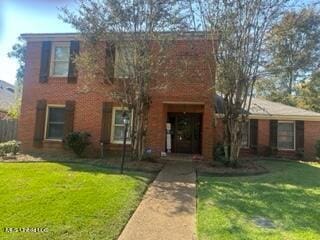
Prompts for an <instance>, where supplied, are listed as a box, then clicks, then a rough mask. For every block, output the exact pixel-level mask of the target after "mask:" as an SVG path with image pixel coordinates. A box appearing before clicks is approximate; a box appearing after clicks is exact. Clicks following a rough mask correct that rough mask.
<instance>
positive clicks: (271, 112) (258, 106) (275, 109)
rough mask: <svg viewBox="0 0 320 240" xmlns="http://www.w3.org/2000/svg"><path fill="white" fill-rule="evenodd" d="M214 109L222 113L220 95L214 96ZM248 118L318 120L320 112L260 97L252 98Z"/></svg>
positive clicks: (319, 119)
mask: <svg viewBox="0 0 320 240" xmlns="http://www.w3.org/2000/svg"><path fill="white" fill-rule="evenodd" d="M216 109H217V113H220V114H221V113H223V99H222V97H220V96H217V97H216ZM249 118H255V119H278V120H310V121H320V113H317V112H313V111H308V110H304V109H301V108H297V107H292V106H288V105H285V104H282V103H278V102H272V101H269V100H266V99H262V98H252V102H251V107H250V113H249Z"/></svg>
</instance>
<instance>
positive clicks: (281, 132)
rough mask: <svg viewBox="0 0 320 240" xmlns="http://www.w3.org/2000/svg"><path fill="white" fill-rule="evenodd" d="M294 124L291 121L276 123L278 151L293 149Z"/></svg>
mask: <svg viewBox="0 0 320 240" xmlns="http://www.w3.org/2000/svg"><path fill="white" fill-rule="evenodd" d="M294 142H295V124H294V122H293V121H279V122H278V149H282V150H294V149H295V144H294Z"/></svg>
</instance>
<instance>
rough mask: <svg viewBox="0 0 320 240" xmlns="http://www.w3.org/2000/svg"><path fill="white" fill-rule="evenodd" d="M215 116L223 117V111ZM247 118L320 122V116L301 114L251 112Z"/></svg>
mask: <svg viewBox="0 0 320 240" xmlns="http://www.w3.org/2000/svg"><path fill="white" fill-rule="evenodd" d="M215 116H216V118H223V117H224V114H223V113H216V114H215ZM248 118H249V119H257V120H283V121H299V120H300V121H310V122H312V121H314V122H320V116H303V115H262V114H252V115H248Z"/></svg>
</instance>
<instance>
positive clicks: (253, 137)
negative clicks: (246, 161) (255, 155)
mask: <svg viewBox="0 0 320 240" xmlns="http://www.w3.org/2000/svg"><path fill="white" fill-rule="evenodd" d="M257 147H258V120H257V119H250V148H253V149H255V150H256V149H257Z"/></svg>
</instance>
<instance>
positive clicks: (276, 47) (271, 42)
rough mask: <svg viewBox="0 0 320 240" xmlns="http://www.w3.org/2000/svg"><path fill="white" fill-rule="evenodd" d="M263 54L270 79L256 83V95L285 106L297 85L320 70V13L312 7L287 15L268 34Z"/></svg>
mask: <svg viewBox="0 0 320 240" xmlns="http://www.w3.org/2000/svg"><path fill="white" fill-rule="evenodd" d="M266 51H267V54H268V55H269V57H268V58H269V59H268V64H267V66H266V71H267V72H268V73H269V75H268V76H266V77H265V78H264V79H262V80H261V81H259V83H258V88H257V93H258V94H259V95H265V96H266V97H268V98H269V99H271V100H280V101H281V102H283V103H288V102H287V99H290V98H294V97H292V96H294V95H296V86H297V84H298V83H299V82H302V81H303V80H304V79H307V78H309V77H310V75H311V74H312V73H313V72H314V71H315V70H316V69H317V68H318V67H319V66H320V65H319V62H320V12H319V11H318V10H317V9H316V8H313V7H305V8H302V9H300V10H290V11H287V12H286V13H285V14H284V16H283V17H282V19H281V21H280V22H279V23H277V24H275V25H274V26H273V27H272V29H271V31H270V32H269V33H268V38H267V45H266ZM261 86H262V87H261ZM266 86H267V87H268V88H265V87H266Z"/></svg>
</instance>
